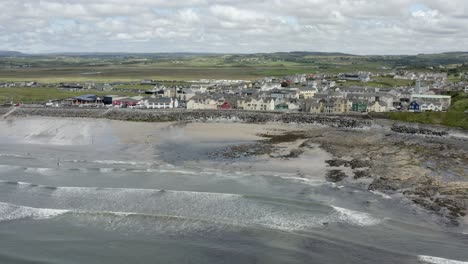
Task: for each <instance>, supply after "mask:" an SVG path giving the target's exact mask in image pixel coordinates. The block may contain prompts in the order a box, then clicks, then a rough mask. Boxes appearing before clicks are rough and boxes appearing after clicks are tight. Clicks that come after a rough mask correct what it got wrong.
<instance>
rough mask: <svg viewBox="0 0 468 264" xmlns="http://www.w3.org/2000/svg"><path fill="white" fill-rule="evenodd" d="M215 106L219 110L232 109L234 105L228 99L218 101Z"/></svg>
mask: <svg viewBox="0 0 468 264" xmlns="http://www.w3.org/2000/svg"><path fill="white" fill-rule="evenodd" d="M217 108H218V109H219V110H230V109H233V108H234V106H233V105H232V104H231V103H230V102H228V101H223V100H220V101H218V105H217Z"/></svg>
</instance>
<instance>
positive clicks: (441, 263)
mask: <svg viewBox="0 0 468 264" xmlns="http://www.w3.org/2000/svg"><path fill="white" fill-rule="evenodd" d="M418 260H420V261H424V262H425V263H430V264H468V261H459V260H451V259H445V258H438V257H431V256H418Z"/></svg>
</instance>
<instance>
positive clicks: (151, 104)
mask: <svg viewBox="0 0 468 264" xmlns="http://www.w3.org/2000/svg"><path fill="white" fill-rule="evenodd" d="M137 107H139V108H147V109H166V108H177V107H179V102H178V100H177V99H173V98H168V97H149V98H144V99H142V100H141V101H139V102H138V104H137Z"/></svg>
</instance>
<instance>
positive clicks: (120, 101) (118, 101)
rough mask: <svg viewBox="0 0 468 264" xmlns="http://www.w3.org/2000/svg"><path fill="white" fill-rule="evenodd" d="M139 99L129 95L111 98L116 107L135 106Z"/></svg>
mask: <svg viewBox="0 0 468 264" xmlns="http://www.w3.org/2000/svg"><path fill="white" fill-rule="evenodd" d="M139 101H140V100H138V99H133V98H130V97H121V98H112V105H113V106H114V107H117V108H127V107H135V106H136V105H137V104H138V102H139Z"/></svg>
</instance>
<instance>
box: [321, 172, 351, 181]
mask: <svg viewBox="0 0 468 264" xmlns="http://www.w3.org/2000/svg"><path fill="white" fill-rule="evenodd" d="M346 177H348V176H347V175H346V173H344V172H343V171H340V170H331V171H329V172H327V176H326V179H327V180H328V181H330V182H340V181H342V180H343V179H344V178H346Z"/></svg>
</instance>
